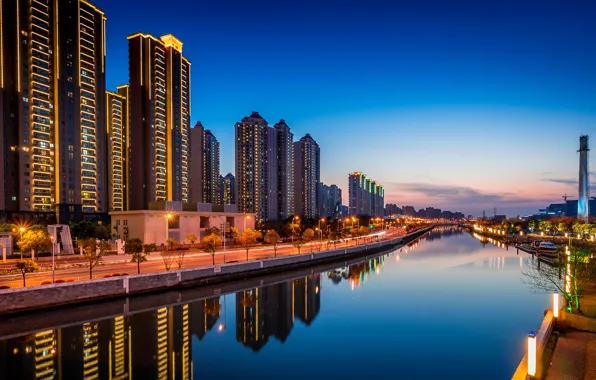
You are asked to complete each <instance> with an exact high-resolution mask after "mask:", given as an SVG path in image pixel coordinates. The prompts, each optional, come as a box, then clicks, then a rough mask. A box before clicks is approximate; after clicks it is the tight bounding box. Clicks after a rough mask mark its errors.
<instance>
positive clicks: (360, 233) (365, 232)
mask: <svg viewBox="0 0 596 380" xmlns="http://www.w3.org/2000/svg"><path fill="white" fill-rule="evenodd" d="M369 233H370V230H369V229H368V228H366V227H364V226H360V228H359V229H358V236H367V235H368V234H369ZM365 243H366V239H365Z"/></svg>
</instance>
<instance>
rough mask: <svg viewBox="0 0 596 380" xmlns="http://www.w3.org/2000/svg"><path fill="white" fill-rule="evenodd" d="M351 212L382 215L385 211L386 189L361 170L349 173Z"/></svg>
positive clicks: (355, 214) (356, 214)
mask: <svg viewBox="0 0 596 380" xmlns="http://www.w3.org/2000/svg"><path fill="white" fill-rule="evenodd" d="M348 185H349V202H350V203H349V214H350V215H353V216H358V215H366V216H374V217H382V216H383V214H384V213H385V189H384V188H383V186H382V185H381V184H379V183H377V182H375V181H373V180H371V179H370V178H367V177H366V175H365V174H363V173H361V172H354V173H352V174H350V175H349V178H348Z"/></svg>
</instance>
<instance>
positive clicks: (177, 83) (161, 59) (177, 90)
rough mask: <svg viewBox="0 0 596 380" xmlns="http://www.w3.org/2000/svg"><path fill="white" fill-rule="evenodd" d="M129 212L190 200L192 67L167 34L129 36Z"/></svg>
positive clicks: (177, 43)
mask: <svg viewBox="0 0 596 380" xmlns="http://www.w3.org/2000/svg"><path fill="white" fill-rule="evenodd" d="M128 57H129V65H130V67H129V77H130V78H129V81H130V90H129V102H130V114H129V118H130V131H129V136H130V142H129V147H130V148H129V156H130V157H134V159H132V160H130V162H129V173H128V174H129V186H128V191H129V194H130V195H131V196H130V197H129V209H130V210H142V209H147V208H148V206H149V203H150V202H154V201H182V202H188V200H189V191H190V189H189V186H190V178H189V176H190V175H189V167H188V162H189V154H190V141H189V133H190V132H189V129H190V62H189V61H188V59H187V58H186V57H185V56H184V55H182V42H180V40H178V39H177V38H176V37H174V36H172V35H171V34H168V35H165V36H162V37H161V38H156V37H154V36H152V35H150V34H144V33H136V34H133V35H131V36H128Z"/></svg>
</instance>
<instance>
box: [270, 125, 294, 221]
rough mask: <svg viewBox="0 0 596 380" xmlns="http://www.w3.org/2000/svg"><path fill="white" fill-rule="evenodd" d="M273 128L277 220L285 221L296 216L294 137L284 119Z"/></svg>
mask: <svg viewBox="0 0 596 380" xmlns="http://www.w3.org/2000/svg"><path fill="white" fill-rule="evenodd" d="M273 128H274V129H275V138H276V141H275V142H276V149H277V157H276V158H277V163H276V164H277V174H276V176H277V178H276V182H277V195H276V202H277V205H276V206H277V219H279V220H284V219H287V218H288V217H290V216H292V215H294V135H293V134H292V132H291V131H290V127H288V125H287V124H286V122H285V120H283V119H282V120H280V121H279V122H278V123H276V124H275V125H274V126H273Z"/></svg>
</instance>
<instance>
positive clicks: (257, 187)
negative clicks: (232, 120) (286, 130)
mask: <svg viewBox="0 0 596 380" xmlns="http://www.w3.org/2000/svg"><path fill="white" fill-rule="evenodd" d="M235 129H236V147H235V148H236V180H237V181H236V205H237V209H238V212H249V213H255V214H256V215H257V218H258V219H261V220H264V219H275V215H276V213H273V212H270V211H271V210H270V206H271V204H270V198H269V191H270V190H271V188H272V186H270V183H269V181H270V179H271V178H270V177H271V176H270V173H269V172H270V169H271V166H272V165H270V161H271V153H270V150H272V149H271V147H270V146H269V145H270V144H269V143H270V132H269V129H270V128H269V127H268V125H267V121H266V120H265V119H263V117H261V115H259V113H258V112H253V113H252V114H251V115H250V116H247V117H245V118H243V119H242V120H241V121H240V122H238V123H236V126H235ZM271 216H273V217H272V218H271Z"/></svg>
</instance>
